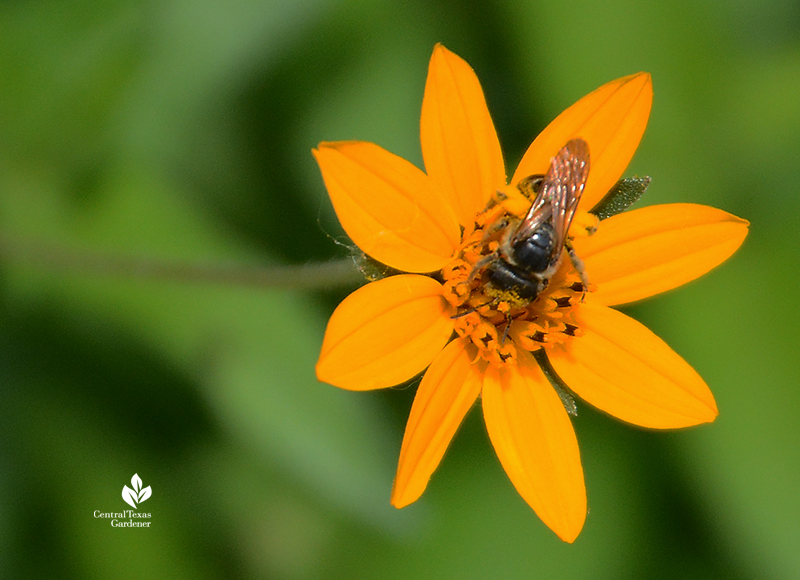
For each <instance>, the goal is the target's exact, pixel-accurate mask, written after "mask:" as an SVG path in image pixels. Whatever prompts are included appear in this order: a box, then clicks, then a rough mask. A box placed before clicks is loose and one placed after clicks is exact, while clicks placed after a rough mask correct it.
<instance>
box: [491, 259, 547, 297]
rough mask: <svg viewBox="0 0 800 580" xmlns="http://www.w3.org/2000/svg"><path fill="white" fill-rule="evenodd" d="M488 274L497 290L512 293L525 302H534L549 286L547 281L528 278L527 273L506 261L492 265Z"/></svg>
mask: <svg viewBox="0 0 800 580" xmlns="http://www.w3.org/2000/svg"><path fill="white" fill-rule="evenodd" d="M487 272H488V276H489V282H490V283H491V284H492V285H493V286H494V287H495V288H499V289H501V290H505V291H511V292H513V293H515V294H516V295H517V296H519V297H520V298H521V299H523V300H531V301H532V300H534V299H535V298H536V297H537V296H538V295H539V292H541V291H542V290H544V289H545V287H546V286H547V283H546V282H545V281H543V280H538V279H533V280H532V279H530V278H528V275H527V274H526V273H525V271H523V270H522V269H521V268H517V267H515V266H512V265H511V264H509V263H508V262H506V261H504V260H502V261H500V260H499V261H497V262H495V263H493V264H490V265H489V267H488V268H487Z"/></svg>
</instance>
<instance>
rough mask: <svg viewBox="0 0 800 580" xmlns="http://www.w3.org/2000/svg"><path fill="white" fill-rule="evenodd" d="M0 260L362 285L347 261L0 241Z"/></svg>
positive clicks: (151, 274)
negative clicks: (196, 257) (232, 258)
mask: <svg viewBox="0 0 800 580" xmlns="http://www.w3.org/2000/svg"><path fill="white" fill-rule="evenodd" d="M0 258H2V259H4V260H13V261H19V262H24V263H25V264H29V265H35V266H38V267H42V268H53V269H57V270H59V271H62V272H64V271H66V272H86V273H93V274H100V275H105V276H124V277H131V278H138V279H146V280H163V281H176V282H190V283H217V284H236V285H243V286H257V287H264V288H294V289H321V288H335V287H340V286H353V285H356V284H358V283H359V282H360V281H363V276H362V275H361V274H360V272H359V271H358V270H357V268H356V267H355V264H354V263H353V261H352V260H350V259H344V260H336V261H331V262H322V263H312V264H302V265H283V266H280V265H279V266H250V265H244V264H203V263H186V262H178V261H172V260H158V259H154V258H147V257H134V256H120V255H112V254H108V253H101V252H97V251H91V250H77V249H67V248H62V247H57V246H55V245H51V244H45V243H41V242H34V241H23V240H18V239H9V238H0Z"/></svg>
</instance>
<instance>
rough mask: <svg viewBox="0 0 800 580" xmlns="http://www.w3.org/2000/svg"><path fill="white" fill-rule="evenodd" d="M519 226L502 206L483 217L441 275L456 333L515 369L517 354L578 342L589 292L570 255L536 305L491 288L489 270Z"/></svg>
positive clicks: (511, 292)
mask: <svg viewBox="0 0 800 580" xmlns="http://www.w3.org/2000/svg"><path fill="white" fill-rule="evenodd" d="M515 221H516V218H514V217H513V215H510V214H509V213H508V212H507V211H506V210H504V209H503V208H502V207H500V206H498V207H495V208H493V209H491V210H487V211H485V212H484V213H482V214H480V215H479V216H478V217H477V219H476V222H475V228H474V230H473V231H472V232H469V233H466V234H465V236H464V238H463V240H462V244H461V249H460V251H459V253H458V254H457V256H456V257H455V258H454V259H453V261H452V262H451V263H450V264H448V265H447V266H446V267H445V268H444V269H443V270H442V276H443V278H444V289H445V292H444V296H445V298H446V299H447V301H448V302H449V303H450V304H451V305H452V306H453V307H454V308H455V309H456V314H455V315H454V316H453V319H454V320H455V330H456V332H457V333H458V334H459V335H460V336H462V337H465V338H468V339H469V340H470V341H472V343H473V344H474V345H475V346H476V347H477V349H478V352H479V356H480V357H482V358H483V359H485V360H486V361H488V362H489V363H490V364H494V365H496V366H503V365H506V364H514V363H515V362H516V359H517V352H518V350H519V349H523V350H527V351H529V352H535V351H537V350H539V349H551V348H553V347H557V346H560V345H563V344H564V343H565V342H566V341H568V340H571V339H572V337H575V336H578V335H579V334H580V329H579V328H578V326H577V325H576V324H575V321H574V318H573V312H572V310H573V306H574V305H575V304H576V303H578V302H580V301H581V300H582V299H583V297H584V295H585V294H586V292H587V290H588V289H586V288H584V285H583V283H582V282H581V278H580V276H579V275H578V273H577V272H576V271H575V268H574V267H573V265H572V262H571V260H570V259H569V257H568V256H567V255H566V251H562V254H564V255H563V256H562V260H561V265H560V267H559V268H558V270H557V271H556V272H555V274H553V275H552V277H550V279H549V280H548V281H547V282H546V286H545V287H544V289H543V290H541V291H540V292H539V293H538V295H537V296H536V297H535V298H533V299H525V298H522V297H520V295H519V293H518V292H515V291H514V290H513V289H505V288H500V287H497V286H496V285H495V284H493V283H492V282H491V281H490V280H489V275H488V271H487V268H488V267H489V265H490V264H492V263H493V262H496V261H497V260H501V259H502V258H501V257H500V254H499V253H498V250H499V247H500V244H501V243H502V239H503V235H504V234H505V232H506V230H508V228H510V227H513V224H514V222H515Z"/></svg>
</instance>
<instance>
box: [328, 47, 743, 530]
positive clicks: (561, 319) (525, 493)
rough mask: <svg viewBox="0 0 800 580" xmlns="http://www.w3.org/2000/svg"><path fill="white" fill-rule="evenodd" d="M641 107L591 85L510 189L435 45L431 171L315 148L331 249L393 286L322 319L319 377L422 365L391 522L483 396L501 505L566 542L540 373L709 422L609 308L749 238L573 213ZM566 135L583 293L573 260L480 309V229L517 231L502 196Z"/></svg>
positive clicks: (621, 164)
mask: <svg viewBox="0 0 800 580" xmlns="http://www.w3.org/2000/svg"><path fill="white" fill-rule="evenodd" d="M651 101H652V85H651V80H650V75H648V74H646V73H639V74H635V75H631V76H627V77H623V78H621V79H618V80H616V81H613V82H610V83H608V84H606V85H604V86H602V87H600V88H599V89H597V90H596V91H594V92H593V93H591V94H589V95H587V96H586V97H584V98H583V99H581V100H580V101H578V102H577V103H575V104H574V105H573V106H571V107H570V108H569V109H567V110H566V111H564V112H563V113H562V114H561V115H559V116H558V118H556V119H555V120H554V121H553V122H552V123H550V125H549V126H548V127H547V128H546V129H545V130H544V131H543V132H542V133H541V134H540V135H539V136H538V137H537V138H536V140H535V141H534V142H533V144H532V145H531V146H530V148H529V149H528V151H527V153H526V154H525V155H524V157H523V158H522V161H521V162H520V164H519V167H518V168H517V170H516V172H515V173H514V177H513V178H512V179H511V184H510V186H507V184H506V174H505V169H504V165H503V158H502V154H501V151H500V144H499V142H498V139H497V135H496V133H495V129H494V125H493V124H492V120H491V118H490V116H489V111H488V109H487V107H486V103H485V101H484V97H483V92H482V90H481V87H480V84H479V82H478V79H477V77H476V76H475V73H474V71H473V70H472V69H471V68H470V66H469V65H468V64H467V63H466V62H465V61H463V60H462V59H461V58H459V57H458V56H456V55H455V54H453V53H452V52H450V51H448V50H447V49H446V48H444V47H443V46H441V45H438V46H437V47H436V48H435V49H434V52H433V56H432V57H431V62H430V67H429V71H428V80H427V84H426V86H425V96H424V99H423V103H422V120H421V140H422V153H423V158H424V161H425V168H426V171H427V174H426V173H423V172H422V171H420V170H419V169H418V168H416V167H415V166H413V165H412V164H410V163H408V162H407V161H405V160H403V159H401V158H399V157H396V156H395V155H392V154H391V153H389V152H388V151H386V150H384V149H382V148H380V147H378V146H377V145H374V144H371V143H365V142H337V143H321V144H320V145H319V147H318V149H316V150H314V155H315V157H316V159H317V162H318V163H319V166H320V169H321V171H322V176H323V178H324V181H325V185H326V187H327V189H328V193H329V194H330V197H331V201H332V202H333V207H334V209H335V211H336V214H337V216H338V217H339V220H340V221H341V223H342V226H343V227H344V229H345V231H346V232H347V234H348V235H349V236H350V237H351V238H352V240H353V241H354V242H355V243H356V244H357V245H358V246H359V248H361V250H363V251H364V252H365V253H366V254H368V255H369V256H371V257H372V258H374V259H375V260H377V261H379V262H382V263H384V264H386V265H388V266H390V267H391V268H393V269H396V270H399V271H401V272H404V273H400V274H397V275H393V276H390V277H386V278H383V279H380V280H378V281H375V282H371V283H369V284H367V285H365V286H363V287H362V288H359V289H358V290H356V291H355V292H353V293H352V294H351V295H350V296H348V297H347V298H346V299H345V300H344V301H343V302H342V303H341V304H340V305H339V306H338V307H337V308H336V310H335V312H334V313H333V315H332V316H331V319H330V322H329V323H328V327H327V330H326V332H325V338H324V341H323V345H322V352H321V354H320V357H319V362H318V363H317V377H318V378H319V379H320V380H321V381H324V382H327V383H330V384H332V385H335V386H338V387H342V388H345V389H353V390H367V389H379V388H384V387H390V386H393V385H397V384H399V383H402V382H404V381H407V380H409V379H411V378H412V377H414V376H415V375H417V374H418V373H420V372H422V371H425V369H426V368H427V370H426V371H425V374H424V376H423V378H422V381H421V383H420V385H419V389H418V391H417V395H416V398H415V399H414V404H413V406H412V409H411V415H410V417H409V420H408V425H407V427H406V432H405V437H404V439H403V444H402V449H401V451H400V461H399V465H398V469H397V475H396V478H395V483H394V489H393V491H392V503H393V504H394V505H395V506H396V507H398V508H400V507H403V506H406V505H408V504H410V503H412V502H414V501H415V500H416V499H417V498H419V496H420V495H421V494H422V492H423V491H424V490H425V486H426V485H427V482H428V479H429V478H430V476H431V474H432V473H433V471H434V469H435V468H436V466H437V465H438V464H439V461H440V460H441V458H442V456H443V454H444V452H445V450H446V448H447V445H448V444H449V442H450V440H451V438H452V437H453V435H454V433H455V431H456V429H457V428H458V426H459V424H460V423H461V421H462V419H463V417H464V415H465V414H466V413H467V411H468V410H469V409H470V407H472V405H473V404H474V403H475V401H476V399H477V398H478V397H479V396H480V397H481V398H482V406H483V414H484V418H485V420H486V428H487V430H488V433H489V437H490V439H491V441H492V445H493V446H494V448H495V450H496V452H497V455H498V457H499V458H500V461H501V463H502V465H503V468H504V469H505V471H506V473H507V474H508V476H509V478H510V479H511V481H512V483H513V484H514V486H515V487H516V489H517V491H518V492H519V493H520V495H522V497H523V498H524V499H525V501H527V502H528V504H530V506H531V507H532V508H533V509H534V510H535V511H536V513H537V514H538V515H539V517H540V518H541V519H542V520H543V521H544V523H545V524H547V525H548V526H549V527H550V528H551V529H552V530H553V531H554V532H555V533H556V534H557V535H558V536H559V537H560V538H561V539H563V540H565V541H567V542H572V541H573V540H574V539H575V538H576V537H577V535H578V534H579V532H580V530H581V528H582V527H583V523H584V520H585V517H586V509H587V508H586V490H585V487H584V480H583V469H582V467H581V461H580V455H579V452H578V444H577V441H576V438H575V433H574V431H573V428H572V424H571V421H570V418H569V415H568V413H567V410H566V409H565V404H564V402H562V398H561V397H560V395H559V393H558V392H557V391H556V389H555V388H553V386H552V385H551V383H550V382H549V381H548V379H547V377H546V376H545V374H544V372H543V370H542V368H541V367H540V364H539V361H543V363H546V362H547V361H549V365H550V366H551V368H549V369H548V372H550V373H553V372H555V373H556V374H557V375H558V377H559V378H560V379H561V381H563V382H564V383H566V384H567V385H569V388H570V389H571V390H572V391H573V392H574V393H575V394H577V395H578V396H580V397H581V398H582V399H584V400H585V401H587V402H588V403H590V404H592V405H594V406H595V407H597V408H599V409H601V410H603V411H605V412H606V413H608V414H610V415H613V416H614V417H618V418H619V419H622V420H624V421H627V422H630V423H633V424H635V425H640V426H644V427H650V428H657V429H667V428H676V427H685V426H689V425H696V424H699V423H705V422H709V421H713V420H714V418H715V417H716V416H717V407H716V404H715V402H714V397H713V395H712V394H711V391H710V390H709V389H708V387H707V386H706V384H705V383H704V382H703V380H702V379H701V378H700V376H699V375H698V374H697V373H696V372H695V371H694V370H693V369H692V368H691V367H690V366H689V365H688V364H687V363H686V362H685V361H684V360H683V359H682V358H681V357H679V356H678V355H677V354H676V353H675V352H674V351H672V350H671V349H670V348H669V347H668V346H667V345H666V344H665V343H664V342H663V341H661V340H660V339H659V338H658V337H657V336H655V335H654V334H653V333H652V332H650V331H649V330H648V329H647V328H645V327H644V326H643V325H641V324H639V323H638V322H636V321H635V320H633V319H631V318H629V317H628V316H626V315H624V314H622V313H620V312H618V311H616V310H613V309H611V308H610V306H615V305H618V304H622V303H626V302H631V301H634V300H639V299H641V298H646V297H648V296H652V295H654V294H657V293H659V292H663V291H665V290H669V289H671V288H674V287H676V286H680V285H681V284H684V283H685V282H688V281H689V280H692V279H694V278H696V277H698V276H700V275H701V274H703V273H705V272H707V271H708V270H710V269H711V268H713V267H715V266H716V265H718V264H720V263H721V262H723V261H724V260H725V259H727V258H728V257H729V256H730V255H731V254H732V253H733V252H734V251H735V250H736V249H737V248H738V247H739V245H740V244H741V243H742V241H743V240H744V237H745V235H746V234H747V226H748V224H747V222H746V221H744V220H742V219H739V218H737V217H735V216H733V215H731V214H728V213H726V212H723V211H721V210H718V209H713V208H710V207H705V206H700V205H691V204H671V205H661V206H654V207H647V208H644V209H637V210H633V211H630V212H626V213H621V214H619V215H615V216H613V217H610V218H608V219H605V220H603V221H602V222H599V223H598V220H597V218H593V217H592V216H591V215H590V214H589V213H588V212H589V210H591V209H592V208H593V207H595V205H596V204H597V203H598V202H599V201H600V200H601V199H602V198H603V197H604V195H605V194H606V193H607V192H608V191H609V190H610V189H611V188H612V187H613V186H614V184H615V183H616V182H617V180H619V178H620V176H621V175H622V173H623V171H624V170H625V168H626V167H627V165H628V163H629V161H630V160H631V158H632V156H633V154H634V151H635V150H636V147H637V146H638V144H639V141H640V139H641V137H642V134H643V133H644V129H645V126H646V124H647V119H648V117H649V114H650V105H651ZM578 137H579V138H582V139H583V140H584V141H585V142H586V143H587V144H588V148H589V151H590V156H591V169H590V172H589V176H588V180H587V181H586V185H585V189H584V192H583V196H582V198H581V201H580V203H579V205H578V209H577V214H576V217H575V220H574V222H573V226H572V228H571V230H570V232H569V235H570V238H571V240H572V241H571V245H572V247H573V248H574V252H575V254H577V256H578V257H579V258H580V259H581V260H582V262H583V264H584V267H585V275H586V277H587V278H588V281H589V283H590V285H589V287H588V288H585V287H584V286H583V284H582V282H581V280H582V279H581V277H580V276H579V274H578V273H577V272H576V269H575V266H574V264H573V262H572V260H570V259H562V260H561V265H560V267H559V269H558V271H557V272H556V273H555V274H554V275H553V276H552V278H551V279H550V281H549V284H548V286H547V287H546V288H545V289H544V290H543V291H542V292H540V293H539V295H538V296H536V298H535V299H534V300H533V301H525V300H520V299H519V298H518V297H517V299H513V297H509V296H508V295H504V294H503V293H500V295H498V293H497V292H496V291H495V292H494V293H492V292H491V291H490V290H491V289H490V284H489V283H487V280H486V275H485V271H484V267H485V264H486V260H485V258H486V256H488V255H491V254H492V253H493V252H495V251H496V249H497V247H498V243H499V242H498V235H497V233H496V232H494V231H493V230H492V227H493V226H494V227H495V228H496V229H501V228H497V226H496V224H497V223H498V219H507V220H513V219H518V218H519V217H520V216H522V215H524V213H525V212H526V211H527V210H528V208H529V207H530V205H531V201H530V200H528V199H526V198H523V197H521V195H522V194H521V193H518V192H517V193H515V191H516V188H515V187H514V186H515V185H516V184H517V183H518V182H519V181H520V180H521V179H523V178H525V177H527V176H530V175H532V174H542V173H545V172H546V171H547V169H548V167H549V166H550V163H551V159H552V158H553V156H554V155H555V154H556V153H557V152H558V151H559V150H560V149H561V148H562V147H563V146H564V145H565V143H567V142H568V141H569V140H570V139H573V138H578ZM497 192H502V194H501V195H498V193H497ZM499 223H503V222H502V221H500V222H499ZM590 233H591V234H592V235H589V234H590ZM564 254H566V252H564Z"/></svg>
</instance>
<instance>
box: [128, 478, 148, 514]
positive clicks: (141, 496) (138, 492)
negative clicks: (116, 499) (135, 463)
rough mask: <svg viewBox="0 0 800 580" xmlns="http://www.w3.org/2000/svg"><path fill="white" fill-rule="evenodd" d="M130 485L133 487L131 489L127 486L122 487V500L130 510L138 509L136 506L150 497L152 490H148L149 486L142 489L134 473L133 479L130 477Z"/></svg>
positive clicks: (139, 480) (140, 482) (140, 481)
mask: <svg viewBox="0 0 800 580" xmlns="http://www.w3.org/2000/svg"><path fill="white" fill-rule="evenodd" d="M131 485H132V486H133V489H131V488H130V487H128V486H127V485H125V486H123V487H122V499H124V500H125V503H127V504H128V505H129V506H131V507H132V508H135V509H139V505H138V504H140V503H142V502H143V501H144V500H146V499H147V498H149V497H150V496H151V495H152V493H153V490H151V489H150V486H149V485H148V486H147V487H145V488H142V480H141V478H140V477H139V475H138V474H136V473H134V474H133V477H131Z"/></svg>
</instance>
